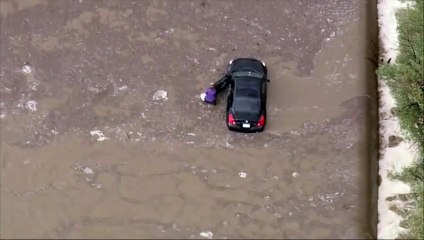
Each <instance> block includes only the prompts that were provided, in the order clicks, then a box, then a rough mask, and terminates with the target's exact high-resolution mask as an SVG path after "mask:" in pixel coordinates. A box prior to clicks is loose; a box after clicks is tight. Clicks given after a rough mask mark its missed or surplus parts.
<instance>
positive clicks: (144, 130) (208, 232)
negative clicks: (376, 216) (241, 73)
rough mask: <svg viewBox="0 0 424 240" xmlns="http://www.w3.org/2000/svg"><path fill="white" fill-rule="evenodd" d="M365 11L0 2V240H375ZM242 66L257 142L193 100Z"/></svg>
mask: <svg viewBox="0 0 424 240" xmlns="http://www.w3.org/2000/svg"><path fill="white" fill-rule="evenodd" d="M366 7H367V4H364V3H361V2H360V1H353V0H352V1H346V0H343V1H341V0H340V1H335V0H331V1H330V0H328V1H325V0H321V1H253V0H247V1H241V0H234V1H224V0H222V1H221V0H218V1H188V0H181V1H126V0H122V1H112V0H109V1H88V0H79V1H65V0H57V1H41V0H37V1H34V0H22V1H7V0H2V1H1V37H0V40H1V46H0V50H1V52H0V56H1V71H0V77H1V79H0V83H1V88H0V93H1V105H0V110H1V119H0V121H1V122H0V123H1V145H0V146H1V152H0V157H1V162H0V163H1V190H0V191H1V192H0V193H1V219H0V234H1V237H2V238H210V237H213V238H370V237H371V236H372V235H373V230H371V229H372V227H371V226H370V220H369V213H368V209H369V206H368V204H369V190H368V184H369V183H368V182H367V179H368V170H367V167H368V165H367V164H368V156H369V154H368V146H369V140H368V139H367V121H368V107H367V106H368V105H369V101H370V97H369V95H368V90H367V87H368V85H367V75H366V69H365V66H364V62H365V54H366V53H365V52H366V50H365V48H364V45H365V44H364V43H365V42H364V41H365V35H366V33H365V28H366V20H365V16H364V15H365V14H366V13H365V10H364V9H365V8H366ZM246 56H247V57H257V58H260V59H262V60H264V61H265V62H266V63H267V65H268V68H269V75H270V76H269V78H270V79H271V83H270V84H269V89H268V93H269V96H268V116H269V120H268V126H267V129H266V131H265V132H263V133H260V134H240V133H233V132H229V131H228V130H227V129H226V127H225V122H224V120H225V116H224V112H225V104H226V103H225V100H224V97H222V99H220V100H221V101H220V102H219V104H218V106H215V107H212V106H206V105H204V104H202V103H201V102H200V100H199V94H200V93H201V92H202V90H203V89H204V87H205V86H207V85H208V83H209V82H212V81H215V80H217V79H218V78H219V77H221V76H222V74H223V73H224V71H225V67H226V63H227V62H228V61H229V60H230V59H232V58H235V57H246ZM25 62H27V65H25Z"/></svg>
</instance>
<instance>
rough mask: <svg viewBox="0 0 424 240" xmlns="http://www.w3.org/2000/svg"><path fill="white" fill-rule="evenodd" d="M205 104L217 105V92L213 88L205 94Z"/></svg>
mask: <svg viewBox="0 0 424 240" xmlns="http://www.w3.org/2000/svg"><path fill="white" fill-rule="evenodd" d="M205 94H206V96H205V102H207V103H215V101H216V90H215V88H213V87H210V88H208V89H207V90H206V92H205Z"/></svg>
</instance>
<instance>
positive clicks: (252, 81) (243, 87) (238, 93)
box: [234, 77, 262, 98]
mask: <svg viewBox="0 0 424 240" xmlns="http://www.w3.org/2000/svg"><path fill="white" fill-rule="evenodd" d="M261 82H262V81H261V80H260V79H257V78H251V77H242V78H235V79H234V94H235V97H254V98H259V97H260V92H261Z"/></svg>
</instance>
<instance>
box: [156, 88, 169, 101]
mask: <svg viewBox="0 0 424 240" xmlns="http://www.w3.org/2000/svg"><path fill="white" fill-rule="evenodd" d="M153 100H154V101H158V100H168V92H167V91H165V90H158V91H156V92H155V94H153Z"/></svg>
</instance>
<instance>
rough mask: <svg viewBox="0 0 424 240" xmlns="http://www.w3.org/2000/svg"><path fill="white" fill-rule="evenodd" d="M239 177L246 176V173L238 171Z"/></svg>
mask: <svg viewBox="0 0 424 240" xmlns="http://www.w3.org/2000/svg"><path fill="white" fill-rule="evenodd" d="M238 175H239V177H241V178H246V177H247V173H245V172H239V174H238Z"/></svg>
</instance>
